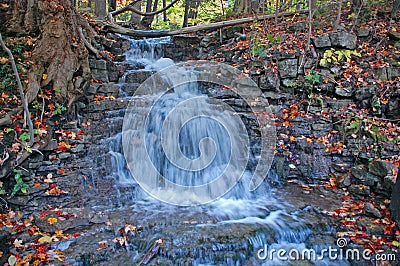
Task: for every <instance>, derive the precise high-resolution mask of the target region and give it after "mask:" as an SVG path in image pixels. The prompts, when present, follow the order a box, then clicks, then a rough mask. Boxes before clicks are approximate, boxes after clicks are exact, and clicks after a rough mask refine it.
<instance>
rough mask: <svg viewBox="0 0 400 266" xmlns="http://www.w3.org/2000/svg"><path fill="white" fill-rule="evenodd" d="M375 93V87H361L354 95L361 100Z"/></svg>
mask: <svg viewBox="0 0 400 266" xmlns="http://www.w3.org/2000/svg"><path fill="white" fill-rule="evenodd" d="M374 94H375V88H373V87H368V88H360V89H358V90H357V93H356V94H355V95H354V97H355V98H356V99H357V100H359V101H361V100H365V99H370V98H371V97H372V96H373V95H374Z"/></svg>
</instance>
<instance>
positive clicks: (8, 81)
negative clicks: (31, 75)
mask: <svg viewBox="0 0 400 266" xmlns="http://www.w3.org/2000/svg"><path fill="white" fill-rule="evenodd" d="M0 77H1V79H2V82H1V87H3V88H4V89H6V88H7V89H8V90H16V89H17V82H16V81H15V76H14V73H13V72H12V69H11V66H10V65H9V64H4V65H2V66H1V67H0Z"/></svg>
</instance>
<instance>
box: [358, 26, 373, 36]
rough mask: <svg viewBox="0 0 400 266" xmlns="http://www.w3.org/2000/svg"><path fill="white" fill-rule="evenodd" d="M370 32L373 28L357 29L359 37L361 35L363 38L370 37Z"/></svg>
mask: <svg viewBox="0 0 400 266" xmlns="http://www.w3.org/2000/svg"><path fill="white" fill-rule="evenodd" d="M370 32H371V30H370V29H368V28H359V29H358V30H357V37H361V38H363V37H368V36H369V34H370Z"/></svg>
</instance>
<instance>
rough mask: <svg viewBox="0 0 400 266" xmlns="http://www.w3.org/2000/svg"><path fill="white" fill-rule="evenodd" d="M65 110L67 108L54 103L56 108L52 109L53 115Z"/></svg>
mask: <svg viewBox="0 0 400 266" xmlns="http://www.w3.org/2000/svg"><path fill="white" fill-rule="evenodd" d="M65 111H67V108H66V107H65V106H63V105H61V104H59V103H56V109H55V110H54V111H53V115H61V114H62V113H64V112H65Z"/></svg>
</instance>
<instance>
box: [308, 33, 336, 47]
mask: <svg viewBox="0 0 400 266" xmlns="http://www.w3.org/2000/svg"><path fill="white" fill-rule="evenodd" d="M312 41H313V43H314V46H315V48H326V47H331V46H332V43H331V39H329V36H328V35H325V36H320V37H316V38H312Z"/></svg>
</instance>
